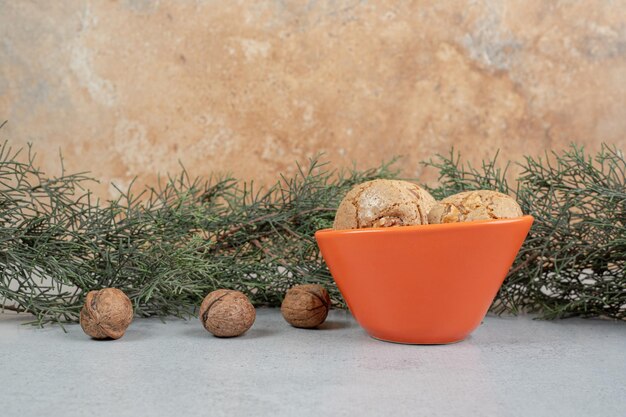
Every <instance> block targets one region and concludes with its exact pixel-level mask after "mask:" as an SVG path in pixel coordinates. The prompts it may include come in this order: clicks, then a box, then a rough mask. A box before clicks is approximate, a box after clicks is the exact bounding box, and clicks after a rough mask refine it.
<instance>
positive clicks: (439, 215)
mask: <svg viewBox="0 0 626 417" xmlns="http://www.w3.org/2000/svg"><path fill="white" fill-rule="evenodd" d="M522 214H523V213H522V209H521V208H520V206H519V204H517V201H515V199H513V198H512V197H510V196H508V195H506V194H502V193H499V192H497V191H490V190H477V191H464V192H462V193H458V194H454V195H451V196H449V197H446V198H444V199H443V200H441V201H439V202H438V203H436V204H435V205H434V207H433V208H432V209H431V210H430V212H429V213H428V222H429V223H432V224H436V223H459V222H471V221H475V220H489V219H511V218H515V217H520V216H521V215H522Z"/></svg>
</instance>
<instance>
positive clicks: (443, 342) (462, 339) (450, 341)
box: [368, 333, 468, 346]
mask: <svg viewBox="0 0 626 417" xmlns="http://www.w3.org/2000/svg"><path fill="white" fill-rule="evenodd" d="M368 335H369V337H371V338H372V339H375V340H378V341H381V342H387V343H395V344H397V345H425V346H428V345H432V346H437V345H453V344H455V343H459V342H462V341H464V340H465V339H467V337H468V336H465V337H462V338H460V339H450V340H447V339H443V340H437V341H430V340H429V341H419V340H415V341H404V340H402V341H400V340H390V339H384V338H382V337H377V336H374V335H371V334H369V333H368Z"/></svg>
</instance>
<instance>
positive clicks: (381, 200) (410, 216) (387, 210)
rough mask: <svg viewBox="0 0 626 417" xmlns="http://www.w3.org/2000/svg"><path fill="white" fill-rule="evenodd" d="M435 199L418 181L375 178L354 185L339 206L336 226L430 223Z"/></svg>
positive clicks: (358, 227)
mask: <svg viewBox="0 0 626 417" xmlns="http://www.w3.org/2000/svg"><path fill="white" fill-rule="evenodd" d="M435 203H436V201H435V199H434V198H433V197H432V196H431V195H430V194H429V193H428V191H426V190H424V189H423V188H421V187H420V186H419V185H417V184H413V183H411V182H408V181H399V180H382V179H381V180H373V181H368V182H364V183H362V184H358V185H356V186H354V187H353V188H352V189H351V190H350V191H349V192H348V194H346V196H345V197H344V199H343V200H342V201H341V204H340V205H339V208H338V209H337V214H336V215H335V222H334V225H333V227H334V228H335V229H339V230H340V229H360V228H365V227H390V226H409V225H415V224H427V223H428V212H429V211H430V209H431V208H432V207H433V206H434V205H435Z"/></svg>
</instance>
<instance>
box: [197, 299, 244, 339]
mask: <svg viewBox="0 0 626 417" xmlns="http://www.w3.org/2000/svg"><path fill="white" fill-rule="evenodd" d="M255 318H256V311H255V309H254V306H253V305H252V304H251V303H250V300H248V297H246V296H245V294H244V293H242V292H239V291H235V290H215V291H213V292H211V293H209V295H207V296H206V297H205V298H204V300H203V301H202V305H200V321H201V322H202V325H203V326H204V328H205V329H207V330H208V331H209V332H211V333H213V335H215V336H217V337H235V336H239V335H241V334H243V333H245V332H246V331H247V330H248V329H249V328H250V327H252V324H253V323H254V319H255Z"/></svg>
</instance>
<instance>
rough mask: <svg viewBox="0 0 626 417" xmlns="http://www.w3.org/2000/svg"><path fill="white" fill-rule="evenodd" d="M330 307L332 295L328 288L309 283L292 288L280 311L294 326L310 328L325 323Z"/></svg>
mask: <svg viewBox="0 0 626 417" xmlns="http://www.w3.org/2000/svg"><path fill="white" fill-rule="evenodd" d="M329 308H330V297H329V296H328V291H326V288H324V287H322V286H321V285H317V284H307V285H296V286H295V287H292V288H290V289H289V290H288V291H287V294H286V295H285V299H284V300H283V303H282V305H281V306H280V311H281V313H283V317H284V318H285V320H287V322H288V323H289V324H291V325H292V326H294V327H301V328H305V329H310V328H313V327H317V326H319V325H320V324H322V323H324V320H326V316H328V310H329Z"/></svg>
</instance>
